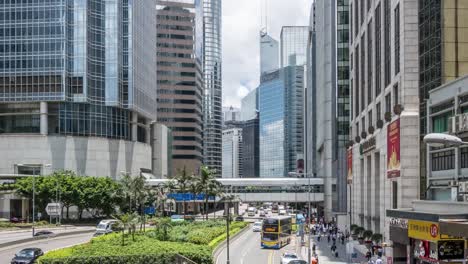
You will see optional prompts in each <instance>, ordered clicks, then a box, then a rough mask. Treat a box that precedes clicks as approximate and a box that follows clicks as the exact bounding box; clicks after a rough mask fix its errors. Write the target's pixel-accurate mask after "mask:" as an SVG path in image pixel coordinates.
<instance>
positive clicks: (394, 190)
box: [392, 181, 398, 209]
mask: <svg viewBox="0 0 468 264" xmlns="http://www.w3.org/2000/svg"><path fill="white" fill-rule="evenodd" d="M397 208H398V182H397V181H392V209H397Z"/></svg>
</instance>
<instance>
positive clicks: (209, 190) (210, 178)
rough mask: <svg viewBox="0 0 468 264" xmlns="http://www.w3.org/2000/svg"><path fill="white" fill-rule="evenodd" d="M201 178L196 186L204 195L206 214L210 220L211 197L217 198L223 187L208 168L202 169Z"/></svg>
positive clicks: (203, 167) (197, 180) (198, 178)
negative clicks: (209, 202)
mask: <svg viewBox="0 0 468 264" xmlns="http://www.w3.org/2000/svg"><path fill="white" fill-rule="evenodd" d="M200 171H201V173H200V176H199V177H197V179H196V184H197V185H198V188H199V190H200V193H203V194H204V210H203V211H204V213H205V215H206V219H207V220H208V201H209V198H210V196H214V197H215V200H216V196H217V195H219V194H220V193H221V190H222V188H221V187H222V185H221V184H220V183H219V182H218V181H217V180H216V176H215V173H214V171H213V170H211V169H209V168H208V167H207V166H202V167H201V170H200Z"/></svg>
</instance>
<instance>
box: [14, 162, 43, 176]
mask: <svg viewBox="0 0 468 264" xmlns="http://www.w3.org/2000/svg"><path fill="white" fill-rule="evenodd" d="M41 170H42V165H37V164H36V165H16V174H22V175H41V174H42V172H41Z"/></svg>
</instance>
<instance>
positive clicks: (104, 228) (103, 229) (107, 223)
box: [94, 219, 118, 236]
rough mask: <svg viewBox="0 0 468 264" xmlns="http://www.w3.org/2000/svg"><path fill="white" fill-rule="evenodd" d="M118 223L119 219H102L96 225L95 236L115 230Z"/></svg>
mask: <svg viewBox="0 0 468 264" xmlns="http://www.w3.org/2000/svg"><path fill="white" fill-rule="evenodd" d="M117 224H118V221H117V220H114V219H106V220H101V222H99V224H98V225H97V226H96V233H95V234H94V236H100V235H105V234H109V233H112V232H114V231H115V226H117ZM113 227H114V228H113Z"/></svg>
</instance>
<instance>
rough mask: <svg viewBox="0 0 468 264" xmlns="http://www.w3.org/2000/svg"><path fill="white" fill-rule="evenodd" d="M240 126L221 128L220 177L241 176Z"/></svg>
mask: <svg viewBox="0 0 468 264" xmlns="http://www.w3.org/2000/svg"><path fill="white" fill-rule="evenodd" d="M242 146H243V144H242V128H229V129H225V130H223V157H222V159H223V172H222V178H242V156H243V153H242Z"/></svg>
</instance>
